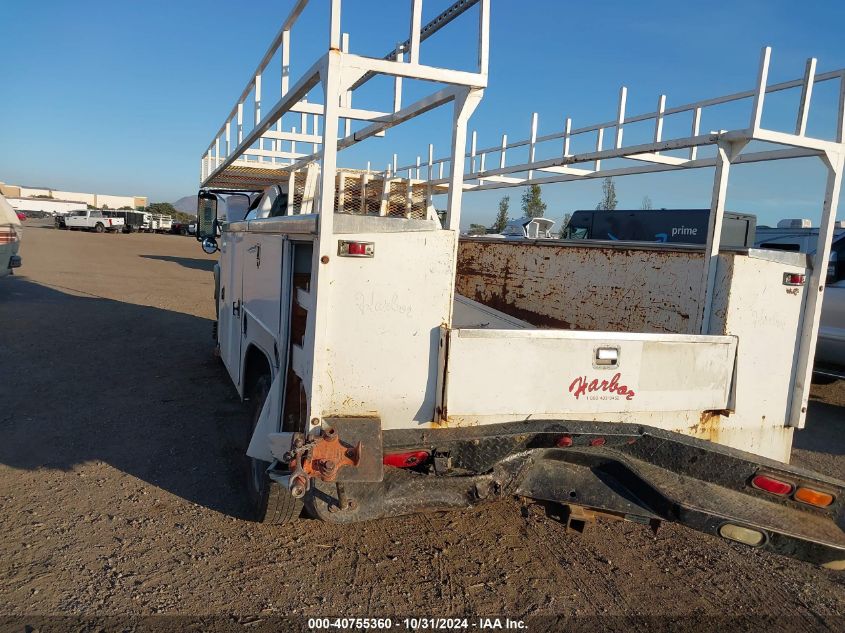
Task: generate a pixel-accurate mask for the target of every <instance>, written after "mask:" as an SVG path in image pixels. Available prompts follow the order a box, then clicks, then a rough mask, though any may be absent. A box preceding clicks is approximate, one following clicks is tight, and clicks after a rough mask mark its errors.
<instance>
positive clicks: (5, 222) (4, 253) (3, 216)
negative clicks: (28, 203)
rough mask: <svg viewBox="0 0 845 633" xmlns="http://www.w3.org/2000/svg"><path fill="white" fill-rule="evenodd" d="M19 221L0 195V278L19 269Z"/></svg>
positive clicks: (10, 206)
mask: <svg viewBox="0 0 845 633" xmlns="http://www.w3.org/2000/svg"><path fill="white" fill-rule="evenodd" d="M21 233H22V231H21V221H20V220H19V219H18V214H17V213H15V210H14V209H13V208H12V205H10V204H9V203H8V202H6V198H4V197H3V196H2V195H0V277H5V276H6V275H10V274H12V269H13V268H19V267H20V265H21V258H20V256H18V247H19V246H20V243H21Z"/></svg>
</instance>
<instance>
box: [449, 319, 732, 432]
mask: <svg viewBox="0 0 845 633" xmlns="http://www.w3.org/2000/svg"><path fill="white" fill-rule="evenodd" d="M442 336H443V338H444V339H445V340H443V346H444V347H445V350H446V359H445V363H444V366H445V368H444V375H445V378H444V379H443V381H442V388H443V391H442V394H441V397H442V402H444V403H445V414H446V417H449V418H451V417H453V416H460V417H475V416H499V415H515V416H520V417H523V416H524V417H532V418H539V417H548V416H570V415H577V414H585V413H624V412H648V411H689V410H722V409H729V408H730V401H731V388H732V379H733V374H734V361H735V358H736V346H737V341H736V337H733V336H696V335H682V334H630V333H619V332H582V331H570V330H485V329H448V328H443V330H442Z"/></svg>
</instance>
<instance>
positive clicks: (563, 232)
mask: <svg viewBox="0 0 845 633" xmlns="http://www.w3.org/2000/svg"><path fill="white" fill-rule="evenodd" d="M570 220H572V214H571V213H564V214H563V220H561V223H560V233H558V237H559V238H560V239H562V240H563V239H566V237H565V236H566V227H567V226H569V221H570Z"/></svg>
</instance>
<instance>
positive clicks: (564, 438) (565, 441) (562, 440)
mask: <svg viewBox="0 0 845 633" xmlns="http://www.w3.org/2000/svg"><path fill="white" fill-rule="evenodd" d="M555 445H556V446H559V447H560V448H569V447H570V446H572V438H571V437H569V436H568V435H561V436H560V437H559V438H558V439H557V442H555Z"/></svg>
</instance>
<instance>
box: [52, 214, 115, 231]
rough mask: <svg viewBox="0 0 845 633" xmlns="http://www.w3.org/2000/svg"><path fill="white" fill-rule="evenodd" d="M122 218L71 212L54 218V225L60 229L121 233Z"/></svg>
mask: <svg viewBox="0 0 845 633" xmlns="http://www.w3.org/2000/svg"><path fill="white" fill-rule="evenodd" d="M124 222H125V221H124V219H123V218H110V217H106V216H105V215H104V214H103V212H102V211H97V210H94V211H90V210H88V211H86V210H80V211H71V212H70V213H68V214H67V215H64V216H61V217H58V218H56V223H57V226H58V227H59V228H62V229H81V230H85V231H94V232H95V233H103V232H105V231H123V225H124Z"/></svg>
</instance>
